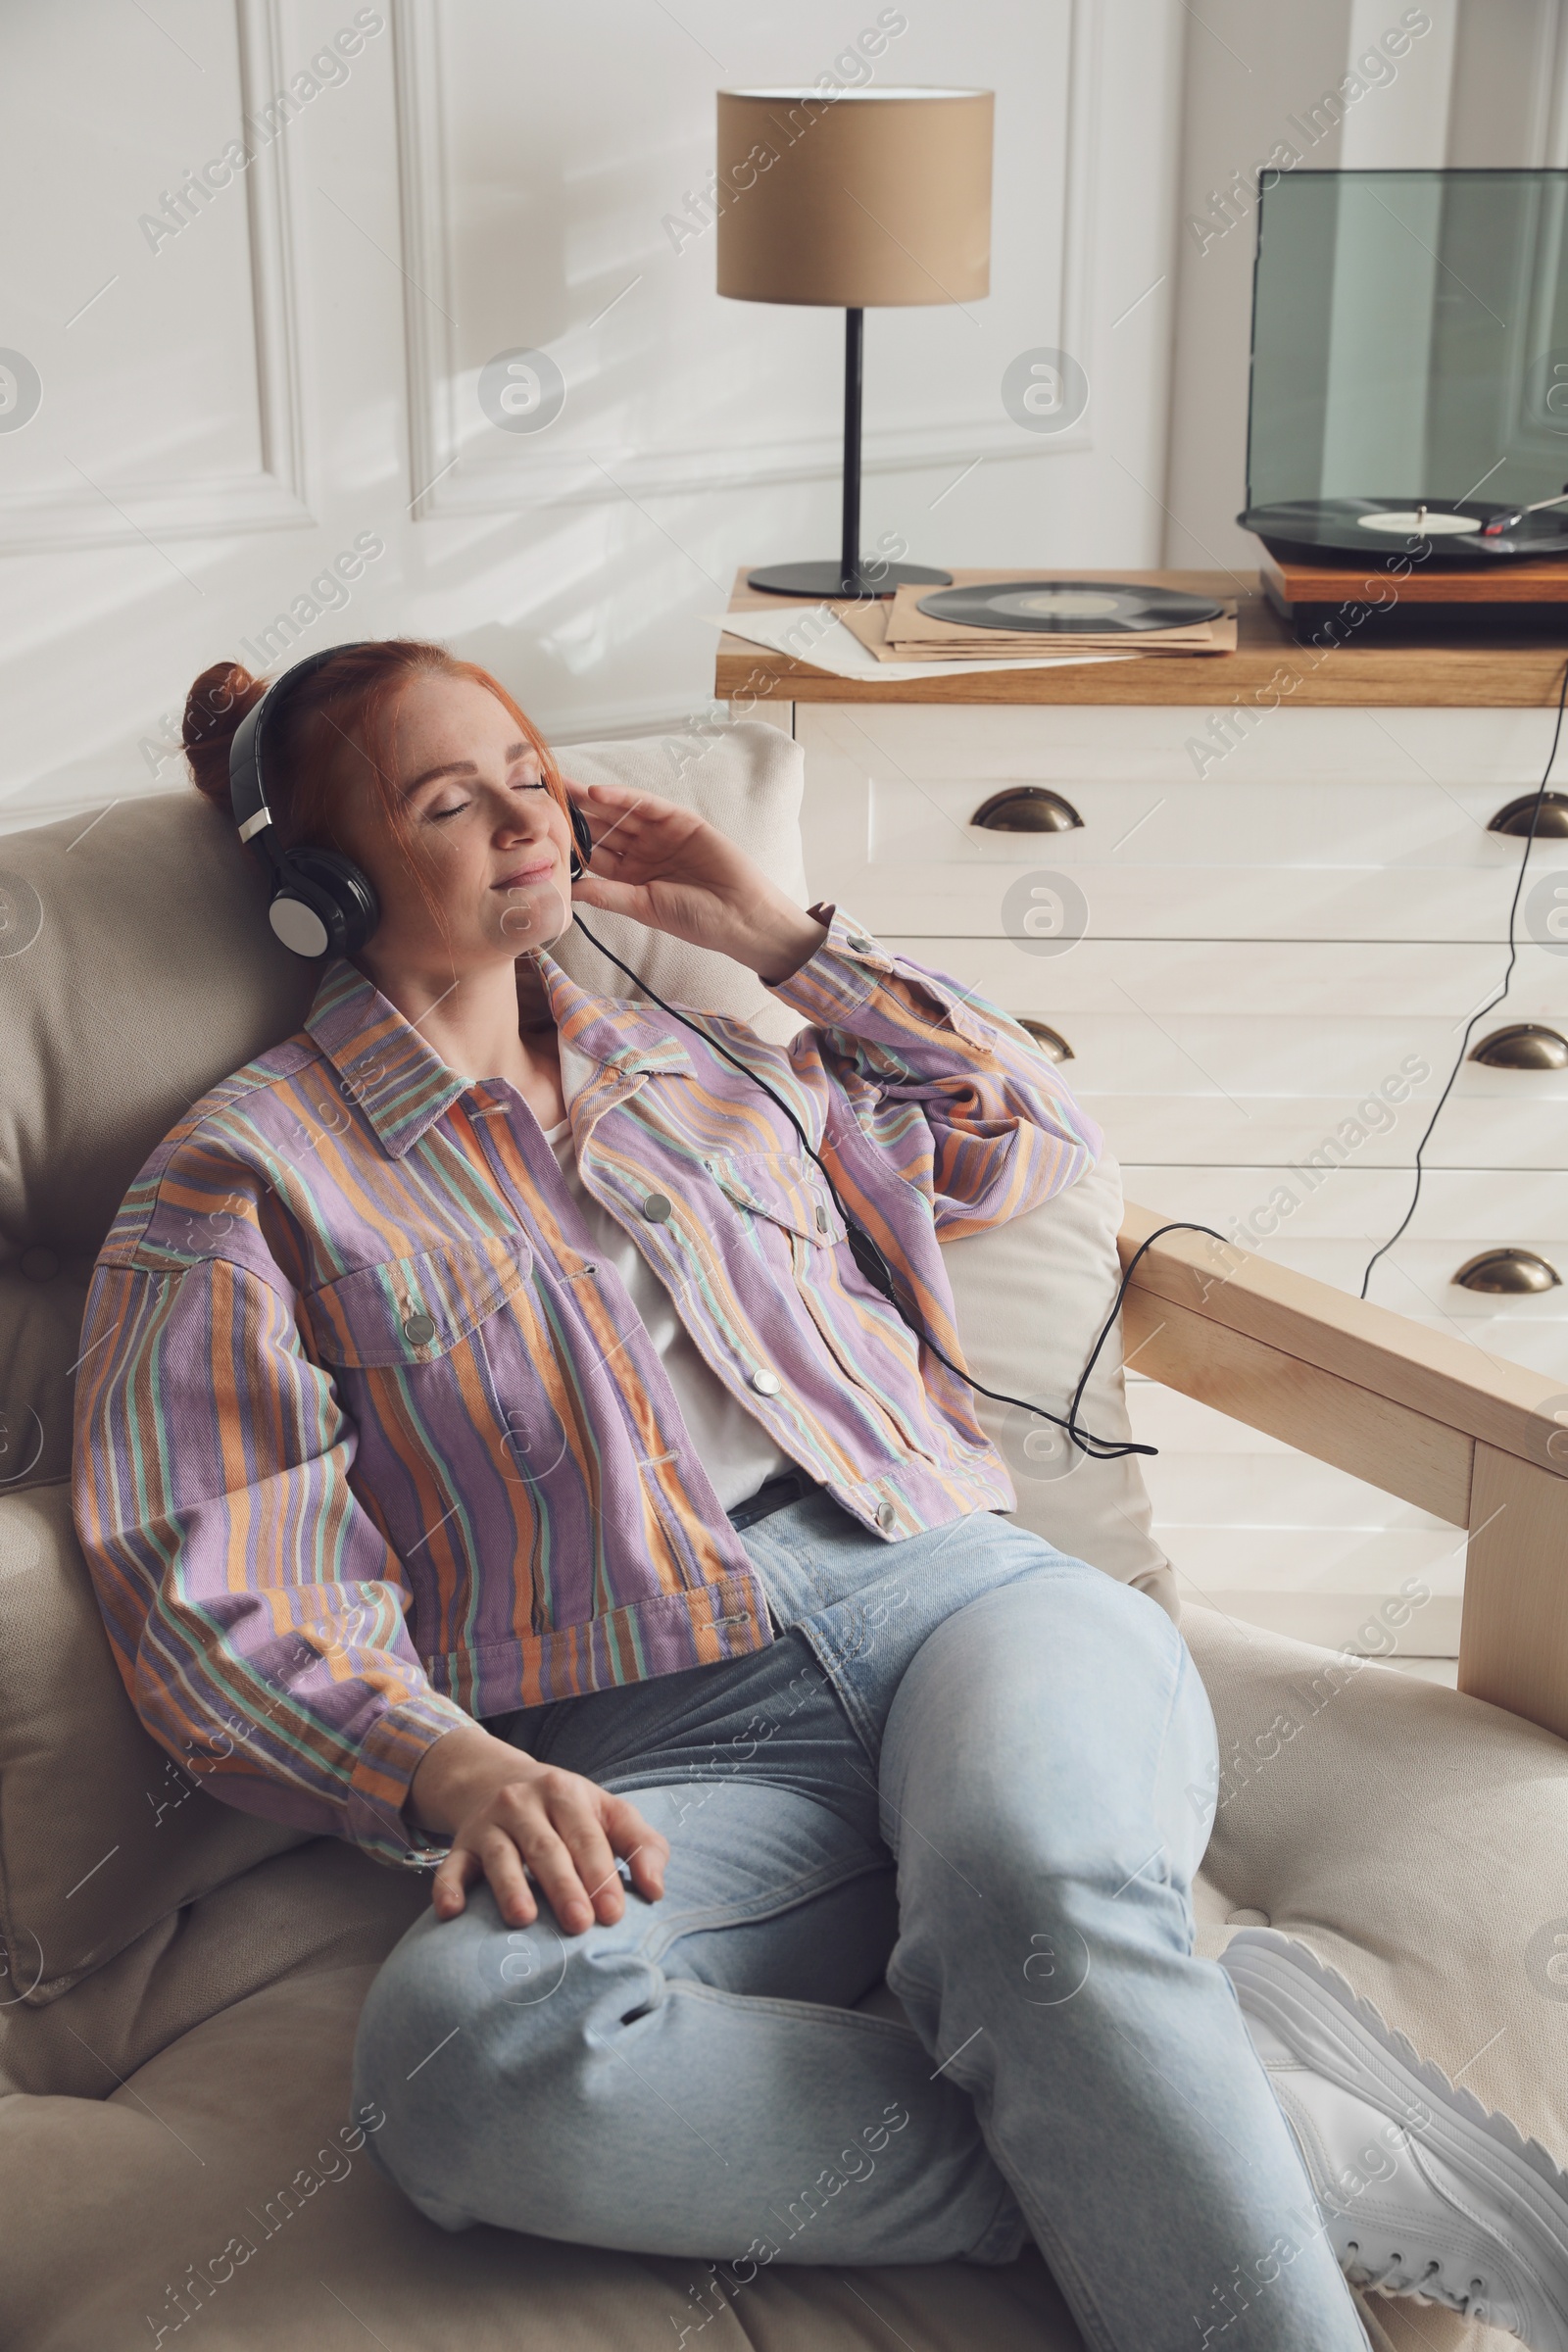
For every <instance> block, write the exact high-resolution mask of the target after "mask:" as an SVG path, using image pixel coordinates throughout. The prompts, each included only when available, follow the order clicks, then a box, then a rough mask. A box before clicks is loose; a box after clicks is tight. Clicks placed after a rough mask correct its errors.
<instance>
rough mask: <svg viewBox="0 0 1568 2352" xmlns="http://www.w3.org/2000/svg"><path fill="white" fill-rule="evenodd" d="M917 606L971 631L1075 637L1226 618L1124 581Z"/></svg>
mask: <svg viewBox="0 0 1568 2352" xmlns="http://www.w3.org/2000/svg"><path fill="white" fill-rule="evenodd" d="M916 605H917V610H918V611H920V612H921V613H926V614H928V615H929V617H930V618H931V619H932V620H954V621H958V622H960V623H962V624H963V625H964V626H965V627H968V628H974V629H1009V630H1012V631H1015V632H1021V631H1031V632H1034V631H1038V632H1039V634H1040V635H1042V636H1053V635H1059V636H1072V637H1081V636H1092V637H1099V636H1134V635H1137V634H1138V633H1139V632H1140V631H1147V630H1150V629H1184V628H1194V627H1196V626H1198V625H1199V623H1201V622H1202V621H1205V620H1218V619H1219V618H1220V617H1221V616H1222V614H1223V613H1224V607H1223V606H1222V605H1216V604H1215V603H1214V602H1213V600H1212V599H1211V598H1209V597H1202V596H1188V595H1185V594H1184V593H1183V592H1182V591H1181V590H1180V589H1177V588H1140V587H1136V586H1134V585H1133V584H1132V583H1131V582H1123V581H1120V580H990V581H984V582H978V583H974V584H971V585H970V586H968V587H965V588H939V589H937V590H936V591H935V592H934V593H933V594H932V595H930V596H922V597H919V598H918V599H917V600H916Z"/></svg>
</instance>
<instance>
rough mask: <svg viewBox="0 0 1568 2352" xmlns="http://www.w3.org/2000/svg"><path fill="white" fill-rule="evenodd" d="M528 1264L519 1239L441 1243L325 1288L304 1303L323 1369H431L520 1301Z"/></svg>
mask: <svg viewBox="0 0 1568 2352" xmlns="http://www.w3.org/2000/svg"><path fill="white" fill-rule="evenodd" d="M530 1263H531V1254H530V1251H529V1249H528V1244H527V1241H526V1240H525V1238H524V1237H523V1236H522V1235H521V1234H515V1235H500V1234H496V1235H486V1236H481V1237H478V1238H476V1239H475V1240H473V1241H471V1242H443V1243H441V1244H440V1246H439V1247H438V1248H436V1249H434V1250H421V1251H419V1252H418V1253H417V1255H415V1256H412V1257H392V1258H387V1259H386V1260H384V1261H383V1263H381V1264H380V1265H375V1266H361V1267H360V1268H358V1269H357V1271H356V1272H354V1273H352V1274H341V1275H339V1276H338V1279H337V1280H336V1281H335V1282H328V1283H323V1284H322V1286H321V1288H320V1289H319V1290H317V1291H313V1292H312V1293H311V1294H310V1296H309V1297H308V1298H307V1299H304V1300H302V1302H301V1307H302V1313H303V1316H304V1320H305V1322H306V1324H307V1326H308V1328H309V1331H310V1335H311V1339H312V1343H313V1346H314V1348H315V1351H316V1354H317V1356H318V1357H319V1361H320V1362H322V1363H326V1364H340V1365H346V1366H351V1367H355V1368H363V1369H365V1370H370V1369H372V1368H375V1367H377V1366H388V1365H399V1364H428V1363H433V1362H436V1361H437V1360H438V1359H439V1358H440V1357H442V1356H445V1355H450V1354H451V1352H452V1350H453V1348H456V1347H457V1346H458V1344H459V1343H460V1341H463V1340H466V1339H467V1337H468V1336H469V1334H470V1333H471V1332H474V1331H476V1330H477V1329H478V1328H479V1326H480V1324H481V1323H485V1322H487V1321H488V1320H489V1318H490V1317H491V1316H492V1315H493V1314H496V1313H497V1312H499V1310H500V1309H501V1308H502V1307H503V1306H505V1305H506V1304H507V1301H508V1300H509V1299H512V1298H513V1297H515V1294H516V1292H517V1291H518V1290H520V1289H521V1287H522V1285H523V1283H524V1282H525V1281H526V1280H527V1277H528V1269H529V1265H530Z"/></svg>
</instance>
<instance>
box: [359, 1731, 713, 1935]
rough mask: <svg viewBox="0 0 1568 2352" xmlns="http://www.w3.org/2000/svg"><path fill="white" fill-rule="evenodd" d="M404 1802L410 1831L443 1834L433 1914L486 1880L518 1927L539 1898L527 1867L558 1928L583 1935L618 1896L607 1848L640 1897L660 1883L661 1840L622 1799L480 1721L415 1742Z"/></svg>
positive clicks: (453, 1906) (458, 1906) (650, 1895)
mask: <svg viewBox="0 0 1568 2352" xmlns="http://www.w3.org/2000/svg"><path fill="white" fill-rule="evenodd" d="M406 1810H407V1812H408V1814H409V1816H410V1818H411V1819H412V1820H413V1821H414V1822H415V1823H416V1824H417V1827H419V1828H420V1829H423V1830H426V1831H430V1832H432V1833H435V1832H440V1833H444V1834H445V1835H446V1836H447V1837H448V1838H450V1840H451V1844H452V1851H451V1853H450V1854H449V1855H448V1856H447V1858H446V1860H445V1861H444V1862H443V1863H442V1864H441V1865H440V1867H439V1868H438V1870H437V1871H436V1873H435V1878H434V1882H433V1885H432V1887H431V1895H430V1899H431V1902H432V1904H433V1906H434V1908H435V1912H436V1916H437V1918H439V1919H452V1918H455V1917H456V1915H457V1914H458V1912H460V1911H462V1910H463V1909H464V1907H465V1904H466V1888H467V1887H470V1886H471V1885H473V1884H474V1882H475V1881H476V1880H479V1879H488V1880H489V1882H490V1886H491V1889H492V1891H493V1892H494V1895H495V1898H496V1908H497V1910H498V1911H499V1912H500V1914H501V1916H502V1918H503V1919H504V1920H506V1921H507V1922H508V1923H509V1925H511V1926H513V1927H517V1928H525V1927H527V1926H528V1925H529V1923H530V1922H531V1921H532V1920H534V1919H536V1918H537V1917H538V1913H539V1906H538V1904H537V1902H536V1901H535V1899H534V1894H533V1890H532V1888H531V1887H529V1885H528V1882H527V1879H526V1878H525V1876H524V1865H525V1864H526V1866H527V1868H528V1870H530V1871H532V1873H533V1875H534V1877H535V1878H536V1879H537V1880H538V1882H539V1885H540V1887H542V1888H543V1889H544V1892H545V1893H546V1895H547V1896H548V1897H549V1899H550V1905H551V1908H552V1910H553V1911H554V1913H555V1915H556V1918H557V1919H558V1921H559V1922H560V1924H561V1926H562V1928H563V1929H564V1932H565V1933H566V1934H567V1935H568V1936H578V1935H581V1934H582V1933H583V1931H584V1930H585V1929H586V1928H588V1927H590V1926H591V1925H592V1923H593V1921H594V1920H596V1919H597V1920H598V1921H599V1923H600V1925H601V1926H602V1927H610V1926H611V1925H613V1922H614V1921H615V1920H617V1919H619V1917H620V1915H621V1913H622V1911H623V1910H624V1909H625V1895H624V1892H623V1890H622V1887H621V1881H620V1873H619V1872H618V1871H617V1869H616V1868H615V1856H616V1855H617V1854H621V1855H623V1856H624V1857H625V1859H626V1861H627V1863H628V1865H629V1866H630V1870H631V1878H632V1885H633V1886H634V1887H636V1889H637V1891H638V1893H639V1894H641V1895H642V1896H644V1898H645V1899H646V1900H647V1901H649V1902H651V1903H657V1902H658V1901H659V1899H660V1897H661V1896H662V1893H663V1891H664V1864H665V1862H666V1861H667V1859H668V1857H669V1840H668V1838H665V1837H664V1836H662V1833H661V1832H660V1831H658V1830H656V1829H653V1828H651V1827H650V1825H649V1824H648V1823H647V1822H646V1821H645V1820H644V1819H643V1816H642V1815H641V1814H640V1813H639V1812H638V1810H637V1808H636V1806H635V1805H634V1804H633V1803H632V1802H631V1800H630V1798H629V1797H624V1796H613V1795H612V1794H611V1792H610V1790H609V1789H601V1788H600V1786H599V1784H598V1783H597V1782H596V1781H590V1780H585V1779H584V1778H583V1776H582V1774H581V1773H577V1772H564V1771H562V1770H560V1769H559V1768H558V1767H557V1766H555V1765H553V1764H540V1763H537V1762H536V1761H535V1760H534V1758H533V1757H532V1756H529V1755H526V1754H524V1753H523V1752H522V1750H521V1749H519V1748H515V1747H512V1746H510V1745H509V1744H508V1742H507V1741H506V1740H498V1739H497V1738H496V1737H495V1735H494V1733H492V1732H487V1731H485V1729H484V1728H483V1726H482V1725H480V1724H475V1725H474V1726H473V1728H472V1729H471V1731H470V1730H467V1729H462V1730H457V1731H451V1732H447V1733H444V1734H443V1736H442V1737H441V1738H440V1739H439V1740H436V1741H435V1743H434V1744H433V1746H431V1747H429V1748H427V1749H426V1750H425V1753H424V1754H423V1756H422V1757H421V1758H420V1760H419V1764H418V1767H417V1770H416V1772H415V1775H414V1779H413V1781H412V1782H411V1784H410V1789H409V1801H408V1805H407V1808H406Z"/></svg>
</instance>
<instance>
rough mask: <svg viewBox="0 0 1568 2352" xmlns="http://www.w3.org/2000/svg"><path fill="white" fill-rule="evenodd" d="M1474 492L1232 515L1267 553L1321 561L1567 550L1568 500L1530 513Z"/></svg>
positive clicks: (1291, 505) (1482, 558) (1483, 560)
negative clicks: (1331, 557)
mask: <svg viewBox="0 0 1568 2352" xmlns="http://www.w3.org/2000/svg"><path fill="white" fill-rule="evenodd" d="M1529 503H1530V502H1529V501H1528V500H1527V501H1522V502H1521V503H1520V504H1519V505H1518V506H1511V507H1510V506H1499V505H1498V504H1497V503H1496V502H1495V500H1492V499H1480V498H1438V497H1433V498H1431V499H1428V500H1424V501H1423V500H1422V499H1419V498H1294V499H1287V500H1282V501H1280V502H1279V503H1278V504H1276V505H1274V506H1268V507H1249V508H1248V510H1247V512H1246V513H1245V514H1244V515H1238V516H1237V517H1236V519H1237V521H1238V522H1239V523H1240V524H1241V525H1242V527H1243V529H1244V530H1249V531H1255V532H1256V533H1257V535H1258V537H1259V538H1260V539H1261V540H1262V542H1263V544H1264V546H1265V547H1266V548H1267V549H1268V551H1269V553H1270V555H1273V556H1279V557H1281V558H1283V559H1284V560H1285V561H1286V562H1292V561H1294V562H1297V563H1302V564H1311V563H1314V562H1316V563H1321V562H1322V560H1323V558H1324V557H1325V556H1326V555H1339V556H1349V557H1352V558H1353V559H1355V560H1356V561H1358V562H1360V563H1363V564H1373V565H1376V564H1385V565H1386V564H1387V563H1388V561H1389V559H1390V557H1391V556H1410V557H1414V558H1416V559H1417V560H1418V561H1420V562H1421V563H1423V564H1437V565H1440V566H1442V567H1443V568H1445V569H1446V568H1448V567H1450V566H1453V565H1464V564H1507V563H1509V562H1510V561H1511V562H1513V563H1515V564H1518V563H1525V562H1529V561H1530V560H1531V559H1532V558H1533V559H1535V560H1536V561H1538V562H1539V561H1540V560H1541V559H1542V558H1543V557H1546V556H1561V555H1568V505H1558V506H1556V507H1552V506H1544V507H1543V509H1542V511H1541V512H1539V513H1537V514H1527V513H1526V512H1525V511H1524V510H1525V507H1526V506H1528V504H1529Z"/></svg>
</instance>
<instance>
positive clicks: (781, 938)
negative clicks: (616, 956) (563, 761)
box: [566, 782, 827, 986]
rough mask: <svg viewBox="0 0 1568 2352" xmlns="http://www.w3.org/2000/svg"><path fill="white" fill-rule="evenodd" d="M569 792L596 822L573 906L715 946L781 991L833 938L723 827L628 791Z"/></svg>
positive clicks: (590, 787)
mask: <svg viewBox="0 0 1568 2352" xmlns="http://www.w3.org/2000/svg"><path fill="white" fill-rule="evenodd" d="M566 790H567V791H568V792H569V793H570V795H571V797H572V799H573V800H574V801H575V802H576V803H577V806H578V807H579V808H580V809H581V810H582V812H583V814H584V815H585V816H586V817H587V819H588V825H589V830H590V831H591V832H592V834H593V837H594V855H593V863H592V864H591V866H590V867H589V869H588V872H587V873H586V874H585V875H584V876H583V878H582V880H581V881H580V882H574V883H573V884H572V889H571V895H572V899H573V901H574V902H575V903H576V904H577V905H579V906H582V907H604V908H605V910H606V912H607V913H610V914H629V915H631V916H633V917H634V918H635V919H636V920H637V921H638V922H639V923H646V924H648V926H649V927H650V929H651V930H655V931H667V932H668V933H669V935H670V937H671V938H672V939H684V940H687V941H689V942H690V944H691V946H693V947H694V948H712V949H715V950H716V951H717V953H718V954H719V955H721V956H733V957H734V959H735V961H736V962H737V963H744V964H746V965H747V966H748V967H749V968H750V969H751V970H752V971H754V972H756V973H757V975H758V977H759V978H760V980H763V981H765V982H767V983H768V984H769V985H771V986H776V985H777V984H778V982H780V981H781V980H787V979H788V978H789V976H790V974H791V973H792V972H796V971H799V969H800V967H801V965H802V964H803V963H805V962H806V961H807V959H808V958H809V956H814V955H815V953H816V951H817V949H818V948H819V947H820V946H821V944H822V942H823V940H824V939H825V938H826V937H827V933H826V931H825V929H824V928H823V926H822V924H820V923H819V922H816V921H815V920H814V919H813V918H812V917H811V916H810V915H809V914H808V913H806V912H805V910H804V909H803V908H802V907H797V906H796V904H795V902H794V900H793V899H787V898H786V897H785V896H784V893H783V892H782V891H781V890H778V889H776V888H775V887H774V885H773V884H772V883H771V882H770V881H769V880H768V878H767V876H766V875H765V874H764V873H763V871H762V869H761V867H760V865H757V864H755V863H754V862H753V860H752V859H751V858H748V857H747V856H746V853H745V852H744V851H743V850H738V849H737V848H736V847H735V844H734V843H733V842H732V841H726V840H725V838H724V836H723V834H722V833H720V832H719V831H718V830H717V828H716V827H715V826H713V825H711V824H709V823H708V821H707V820H706V818H704V817H701V816H698V815H697V814H696V813H695V811H694V810H692V809H682V808H681V807H679V805H678V804H677V803H676V802H674V801H662V800H658V799H656V798H655V796H654V795H653V794H651V793H646V792H633V791H631V790H630V789H629V788H628V787H627V786H625V785H622V784H572V783H569V782H568V783H567V785H566Z"/></svg>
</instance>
